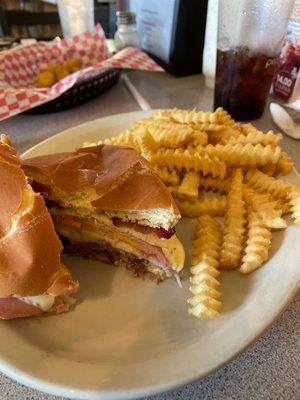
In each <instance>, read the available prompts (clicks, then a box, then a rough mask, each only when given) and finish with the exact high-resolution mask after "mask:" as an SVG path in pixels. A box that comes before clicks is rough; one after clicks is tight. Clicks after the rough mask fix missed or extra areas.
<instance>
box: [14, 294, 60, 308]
mask: <svg viewBox="0 0 300 400" xmlns="http://www.w3.org/2000/svg"><path fill="white" fill-rule="evenodd" d="M14 297H16V298H17V299H19V300H22V301H24V303H27V304H30V305H32V306H34V307H38V308H40V309H41V310H43V311H48V310H50V308H51V307H52V306H53V304H54V301H55V296H51V295H50V294H43V295H40V296H27V297H20V296H14Z"/></svg>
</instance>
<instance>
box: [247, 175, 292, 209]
mask: <svg viewBox="0 0 300 400" xmlns="http://www.w3.org/2000/svg"><path fill="white" fill-rule="evenodd" d="M245 181H246V183H248V184H249V185H250V186H252V187H253V188H254V189H256V190H258V191H259V192H262V193H270V194H271V195H272V196H274V197H275V198H276V199H282V200H284V201H285V200H286V199H287V195H288V193H289V192H290V191H291V190H292V189H293V186H292V185H291V184H290V183H288V182H284V181H282V180H280V179H276V178H273V177H271V176H268V175H266V174H264V173H263V172H261V171H258V170H257V169H251V170H249V171H248V172H247V173H246V175H245Z"/></svg>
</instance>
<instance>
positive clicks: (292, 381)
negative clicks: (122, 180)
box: [0, 71, 300, 400]
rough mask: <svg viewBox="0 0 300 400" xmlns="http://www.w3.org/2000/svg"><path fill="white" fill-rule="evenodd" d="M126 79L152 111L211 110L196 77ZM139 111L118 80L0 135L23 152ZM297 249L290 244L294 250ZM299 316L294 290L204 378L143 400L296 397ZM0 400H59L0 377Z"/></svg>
mask: <svg viewBox="0 0 300 400" xmlns="http://www.w3.org/2000/svg"><path fill="white" fill-rule="evenodd" d="M127 75H128V76H129V78H130V80H131V82H132V83H133V84H134V85H135V86H136V88H137V89H138V90H139V91H140V93H141V94H142V95H143V96H144V97H145V99H146V100H147V101H148V102H149V103H150V105H151V107H152V108H171V107H178V108H193V107H197V108H200V109H202V110H209V109H211V105H212V91H211V90H210V89H207V88H206V87H205V86H204V80H203V77H202V76H200V75H194V76H189V77H184V78H175V77H172V76H171V75H168V74H166V73H148V72H138V71H132V72H128V73H127ZM138 109H139V106H138V105H137V103H136V102H135V100H134V99H133V98H132V97H131V95H130V93H129V92H128V91H127V89H126V88H125V87H124V85H123V84H122V82H121V81H120V82H119V83H118V84H117V85H116V86H115V87H114V88H112V89H111V90H110V91H109V92H107V93H105V94H103V95H102V96H100V97H98V98H96V99H94V100H92V101H90V102H88V103H86V104H84V105H82V106H79V107H77V108H74V109H72V110H68V111H64V112H60V113H53V114H43V115H28V114H23V115H18V116H15V117H13V118H10V119H8V120H5V121H2V122H0V132H6V133H7V134H9V135H10V137H11V139H12V141H13V143H14V145H15V146H16V148H17V149H18V150H19V151H20V152H24V151H25V150H27V149H29V148H30V147H31V146H33V145H35V144H37V143H39V142H40V141H42V140H44V139H46V138H48V137H50V136H52V135H54V134H55V133H58V132H60V131H62V130H64V129H67V128H70V127H72V126H76V125H78V124H81V123H83V122H87V121H91V120H93V119H96V118H100V117H104V116H108V115H112V114H118V113H124V112H129V111H136V110H138ZM254 125H256V126H257V127H258V128H260V129H263V130H268V129H275V130H276V129H277V128H276V126H275V125H274V124H273V123H272V120H271V116H270V113H269V111H268V110H267V111H266V112H265V114H264V115H263V117H262V118H261V119H259V120H257V121H254ZM281 144H282V147H283V149H284V150H285V151H287V152H288V154H290V155H291V156H292V157H293V159H294V162H295V165H296V168H297V169H298V170H300V141H299V142H298V141H296V140H294V139H291V138H289V137H287V136H284V138H283V140H282V142H281ZM299 245H300V244H299V243H295V246H299ZM299 268H300V266H299ZM282 273H283V274H284V265H283V266H282ZM257 312H259V310H257ZM299 315H300V293H299V292H298V295H296V296H295V298H294V299H293V300H292V302H291V303H290V304H289V305H288V307H287V308H286V310H285V311H284V312H283V314H282V315H281V316H280V317H279V318H278V320H277V321H276V322H274V324H273V325H272V326H271V327H270V329H268V330H267V331H266V332H265V333H264V334H263V335H262V336H261V337H260V338H259V339H258V340H257V341H256V342H255V343H254V344H252V345H251V346H250V347H249V348H248V349H247V350H246V351H245V352H244V353H243V354H240V355H239V356H237V357H236V358H235V359H234V360H233V361H231V362H230V363H229V364H227V365H226V366H224V367H223V368H220V369H219V370H217V371H216V372H214V373H212V374H210V375H209V376H207V377H204V378H203V379H199V380H198V381H195V382H194V383H191V384H189V385H186V386H184V387H181V388H179V389H176V390H174V391H171V392H168V393H164V394H160V395H155V396H151V397H148V398H147V400H171V399H178V400H179V399H184V400H185V399H187V400H196V399H197V400H198V399H209V400H210V399H216V400H229V399H230V400H234V399H239V400H240V399H242V400H245V399H246V400H248V399H249V400H250V399H251V400H256V399H263V400H279V399H280V400H281V399H283V400H298V399H300V318H299ZM3 345H5V343H2V346H3ZM170 368H172V366H170ZM0 399H1V400H2V399H9V400H10V399H13V400H58V399H60V400H61V399H62V398H59V397H55V396H51V395H47V394H43V393H40V392H38V391H35V390H32V389H29V388H26V387H25V386H22V385H20V384H18V383H16V382H14V381H12V380H11V379H9V378H7V377H5V376H4V375H1V374H0Z"/></svg>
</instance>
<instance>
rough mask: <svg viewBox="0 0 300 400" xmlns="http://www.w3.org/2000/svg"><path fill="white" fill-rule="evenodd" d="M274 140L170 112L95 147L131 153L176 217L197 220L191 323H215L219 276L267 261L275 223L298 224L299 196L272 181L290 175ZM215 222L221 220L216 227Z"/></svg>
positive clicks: (222, 117) (219, 119) (222, 120)
mask: <svg viewBox="0 0 300 400" xmlns="http://www.w3.org/2000/svg"><path fill="white" fill-rule="evenodd" d="M281 139H282V135H281V134H280V133H274V132H273V131H269V132H266V133H263V132H261V131H259V130H258V129H256V128H255V127H254V126H253V125H251V124H238V123H236V122H235V121H234V120H233V119H232V118H231V116H230V115H229V114H228V113H227V112H226V111H224V110H223V109H222V108H218V109H217V110H216V111H215V112H203V111H197V110H195V109H194V110H179V109H171V110H162V111H158V112H155V113H154V114H153V115H151V116H150V117H149V118H146V119H142V120H139V121H137V122H136V123H135V124H134V125H133V126H132V127H131V128H130V129H129V130H128V131H127V132H125V133H123V134H120V135H119V136H117V137H114V138H111V139H106V140H104V141H102V142H99V143H98V144H101V143H104V144H112V145H119V146H126V147H132V148H134V149H136V150H137V151H139V152H140V153H141V154H142V155H143V156H144V157H145V158H146V159H147V160H148V161H149V162H150V164H151V165H152V166H153V168H154V169H155V171H156V172H157V174H158V175H159V176H160V178H161V179H162V180H163V181H164V182H165V184H166V186H167V187H168V189H169V190H170V192H171V193H172V195H173V197H174V199H175V200H176V202H177V204H178V207H179V209H180V212H181V214H182V215H183V216H186V217H197V218H198V224H197V227H196V231H195V239H194V241H193V250H192V257H191V264H192V267H191V278H190V282H191V287H190V290H191V293H192V296H191V298H190V299H188V303H189V304H190V307H189V310H188V311H189V313H190V314H192V315H194V316H195V317H197V318H199V319H206V318H213V317H216V316H219V315H220V309H221V305H222V303H221V292H220V291H219V286H220V283H219V280H218V276H219V274H220V271H219V269H220V268H221V269H224V270H231V269H234V268H237V269H238V270H239V271H240V272H241V273H242V274H248V273H250V272H252V271H254V270H256V269H257V268H259V267H261V266H262V264H263V263H264V261H266V260H267V259H268V256H269V249H270V246H271V240H272V231H273V230H275V229H284V228H286V226H287V223H286V221H285V219H284V218H283V216H284V215H285V214H291V216H292V218H293V220H294V222H295V223H298V224H299V223H300V188H297V187H295V186H293V185H292V184H290V183H288V182H286V181H284V180H281V179H279V178H278V176H280V175H286V174H288V173H290V172H291V171H292V169H293V162H292V160H291V159H290V157H289V156H288V155H287V154H286V153H285V152H284V151H283V150H282V149H281V148H280V147H279V145H278V144H279V142H280V140H281ZM85 145H86V146H90V145H95V143H85ZM207 192H210V193H207ZM216 217H224V219H223V224H220V222H219V221H217V220H216Z"/></svg>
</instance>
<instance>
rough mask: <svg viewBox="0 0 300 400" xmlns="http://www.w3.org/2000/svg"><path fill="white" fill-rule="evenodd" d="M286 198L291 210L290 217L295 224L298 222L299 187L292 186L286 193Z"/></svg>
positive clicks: (299, 206) (299, 216) (299, 220)
mask: <svg viewBox="0 0 300 400" xmlns="http://www.w3.org/2000/svg"><path fill="white" fill-rule="evenodd" d="M288 199H289V204H290V207H291V211H292V218H293V219H294V222H295V224H300V189H299V188H293V189H292V190H291V192H290V193H289V195H288Z"/></svg>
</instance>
